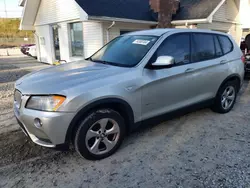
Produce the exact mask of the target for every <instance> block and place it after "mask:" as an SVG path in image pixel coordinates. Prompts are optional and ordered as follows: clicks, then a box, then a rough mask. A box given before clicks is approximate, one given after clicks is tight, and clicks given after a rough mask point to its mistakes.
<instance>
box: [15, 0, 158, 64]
mask: <svg viewBox="0 0 250 188" xmlns="http://www.w3.org/2000/svg"><path fill="white" fill-rule="evenodd" d="M144 1H145V0H144ZM98 2H101V1H96V0H91V1H90V0H82V1H81V0H79V1H75V0H49V1H48V0H21V2H20V5H21V6H24V10H23V15H22V20H21V24H20V29H21V30H34V34H35V38H36V44H37V51H38V52H37V55H38V61H41V62H46V63H53V62H55V60H65V61H66V62H71V61H75V60H80V59H83V58H86V57H89V56H90V55H92V54H93V53H94V52H95V51H96V50H98V49H99V48H101V47H102V46H103V45H104V44H105V43H106V42H107V41H110V40H112V39H113V38H115V37H117V36H119V35H120V34H123V33H126V32H130V31H135V30H143V29H150V27H152V26H155V25H156V24H157V21H156V17H155V16H154V15H155V14H154V13H153V11H150V8H149V4H148V3H147V4H145V3H144V4H142V5H141V3H140V2H139V1H134V0H128V1H127V3H128V4H126V6H123V4H122V3H121V1H113V0H112V1H107V2H106V3H105V4H101V3H98ZM102 2H103V1H102ZM138 11H140V12H139V13H138Z"/></svg>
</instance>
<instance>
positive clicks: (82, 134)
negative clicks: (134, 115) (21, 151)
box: [74, 109, 125, 160]
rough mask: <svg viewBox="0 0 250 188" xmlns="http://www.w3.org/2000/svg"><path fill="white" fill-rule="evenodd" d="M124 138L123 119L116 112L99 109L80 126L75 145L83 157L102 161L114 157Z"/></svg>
mask: <svg viewBox="0 0 250 188" xmlns="http://www.w3.org/2000/svg"><path fill="white" fill-rule="evenodd" d="M105 124H106V125H105ZM111 131H112V132H111ZM112 133H113V134H112ZM124 137H125V123H124V119H123V117H122V116H121V115H120V114H119V113H118V112H116V111H114V110H111V109H99V110H96V111H93V112H92V113H90V114H89V115H88V116H87V117H86V118H85V119H84V120H83V121H82V122H81V123H80V124H79V127H78V129H77V130H76V136H75V139H74V145H75V149H76V151H77V152H78V153H79V154H80V155H81V156H82V157H84V158H86V159H89V160H100V159H103V158H106V157H108V156H110V155H112V154H113V153H114V152H115V151H116V150H117V149H118V148H119V147H120V145H121V143H122V141H123V139H124Z"/></svg>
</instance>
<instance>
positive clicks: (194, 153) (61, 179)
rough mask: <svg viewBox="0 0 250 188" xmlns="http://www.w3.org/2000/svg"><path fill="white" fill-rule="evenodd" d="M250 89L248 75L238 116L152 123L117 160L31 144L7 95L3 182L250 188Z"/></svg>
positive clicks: (0, 102) (205, 113)
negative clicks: (91, 158) (22, 130)
mask: <svg viewBox="0 0 250 188" xmlns="http://www.w3.org/2000/svg"><path fill="white" fill-rule="evenodd" d="M4 61H5V62H6V64H11V65H13V64H15V66H16V64H17V62H16V61H15V60H10V59H7V60H6V59H0V64H4V63H3V62H4ZM23 62H24V60H23ZM5 67H6V66H5ZM5 71H6V69H4V71H3V72H5ZM24 71H27V70H24ZM3 72H1V71H0V75H1V76H0V77H1V78H2V75H5V74H4V73H3ZM9 72H11V71H9ZM14 72H15V71H14ZM17 77H18V76H17ZM2 80H3V79H2ZM9 80H11V83H9V84H10V85H11V84H12V85H11V86H4V85H0V90H2V89H3V90H4V91H6V92H8V91H9V90H13V88H12V86H13V83H12V81H13V79H9ZM2 84H3V83H2ZM7 84H8V83H7ZM4 88H6V90H5V89H4ZM249 93H250V85H249V80H245V83H244V86H243V88H242V90H241V91H240V94H239V97H238V99H237V103H236V105H235V108H234V109H233V111H231V112H230V113H228V114H225V115H221V114H216V113H213V112H212V111H211V110H209V109H202V110H199V111H195V112H192V113H189V114H186V115H182V116H179V117H175V118H173V119H172V120H168V121H166V122H163V123H160V124H158V125H156V124H155V125H151V126H145V127H146V128H141V129H140V130H138V131H137V132H134V133H132V134H130V135H129V136H128V137H127V138H126V140H125V141H124V143H123V145H122V147H121V148H120V149H119V150H118V152H116V153H115V154H114V155H112V156H111V157H109V158H107V159H104V160H101V161H87V160H85V159H82V158H80V157H79V156H78V155H77V153H76V152H74V150H70V151H68V152H59V151H55V150H51V149H47V148H42V147H39V146H36V145H35V144H33V143H31V142H30V141H29V140H28V139H27V138H26V137H25V136H24V134H23V133H22V132H21V131H20V130H19V129H17V127H18V126H17V123H16V122H15V120H14V117H13V113H12V110H11V102H12V96H9V95H8V94H6V95H4V92H3V94H2V95H1V96H4V97H3V98H1V99H0V129H1V131H0V187H6V188H7V187H20V188H21V187H37V188H38V187H83V188H87V187H98V188H99V187H101V188H102V187H109V188H113V187H143V188H144V187H149V188H150V187H152V188H155V187H232V188H233V187H250V126H249V122H250V96H249ZM248 115H249V116H248Z"/></svg>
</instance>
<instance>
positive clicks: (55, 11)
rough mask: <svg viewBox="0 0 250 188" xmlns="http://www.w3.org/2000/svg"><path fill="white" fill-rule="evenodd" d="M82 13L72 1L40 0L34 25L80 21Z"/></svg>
mask: <svg viewBox="0 0 250 188" xmlns="http://www.w3.org/2000/svg"><path fill="white" fill-rule="evenodd" d="M83 12H84V11H83V10H82V9H81V8H80V6H79V5H78V4H77V3H76V2H75V1H74V0H49V2H48V0H41V3H40V6H39V10H38V13H37V16H36V22H35V25H44V24H51V23H57V22H63V21H68V20H76V19H80V18H81V15H82V14H83ZM85 14H86V13H85ZM85 16H86V19H87V14H86V15H85Z"/></svg>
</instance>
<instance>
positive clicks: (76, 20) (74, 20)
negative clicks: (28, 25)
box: [34, 19, 82, 26]
mask: <svg viewBox="0 0 250 188" xmlns="http://www.w3.org/2000/svg"><path fill="white" fill-rule="evenodd" d="M64 22H67V23H69V24H70V23H75V22H82V20H80V19H73V20H63V21H59V22H53V23H49V24H48V23H44V24H35V25H34V26H43V25H55V24H60V23H64Z"/></svg>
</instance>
